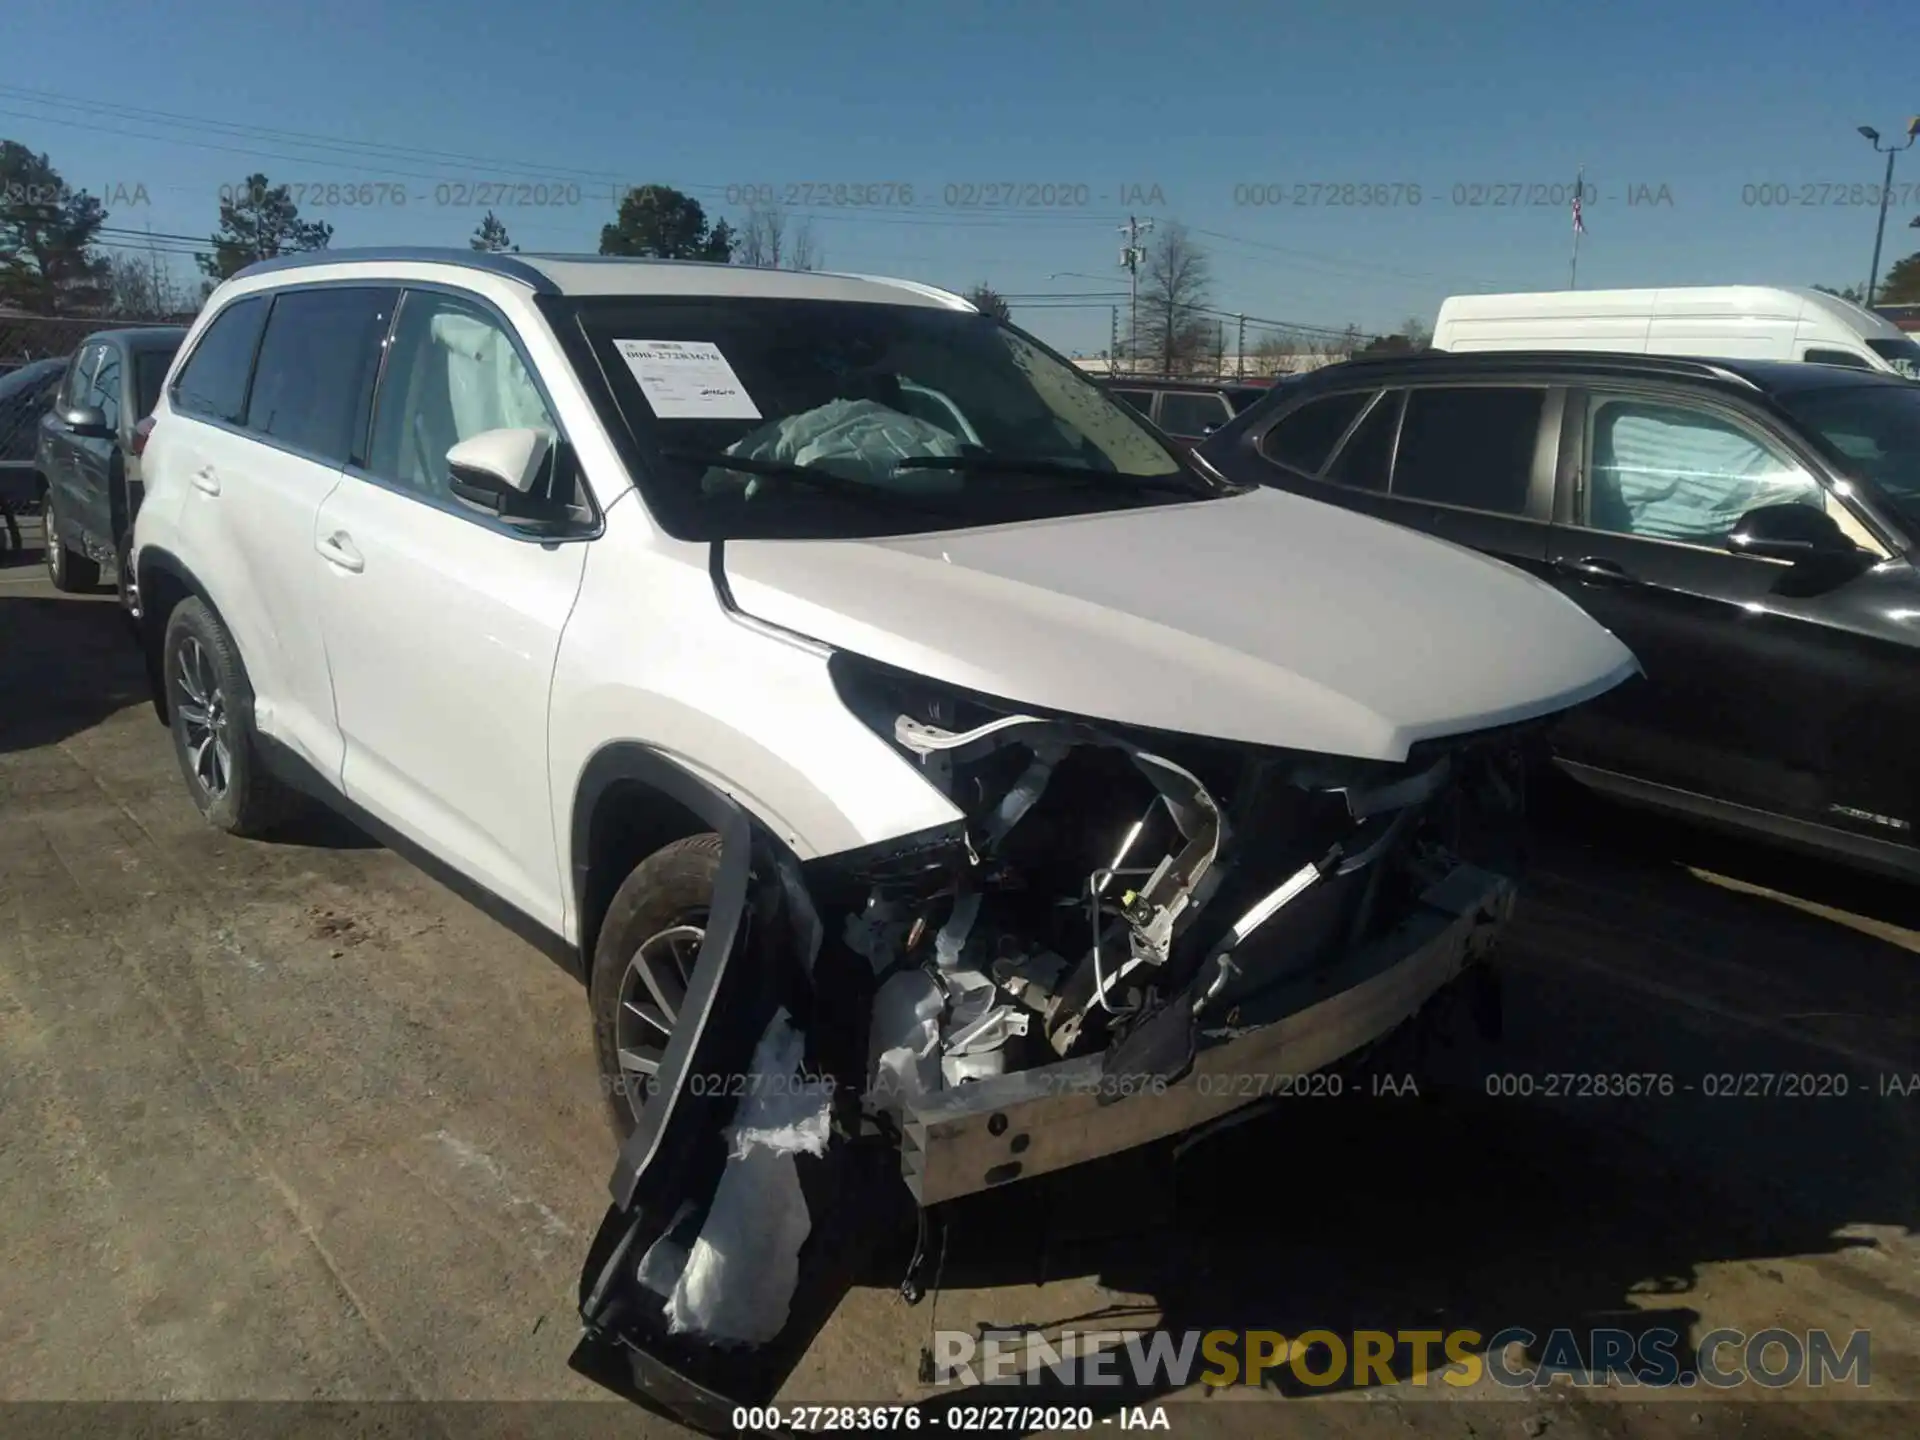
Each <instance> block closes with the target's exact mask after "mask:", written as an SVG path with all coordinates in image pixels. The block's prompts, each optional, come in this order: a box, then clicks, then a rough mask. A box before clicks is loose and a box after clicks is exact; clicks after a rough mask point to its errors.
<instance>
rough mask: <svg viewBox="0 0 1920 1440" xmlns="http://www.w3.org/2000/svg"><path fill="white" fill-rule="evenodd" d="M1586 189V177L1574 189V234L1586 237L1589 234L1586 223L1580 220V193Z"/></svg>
mask: <svg viewBox="0 0 1920 1440" xmlns="http://www.w3.org/2000/svg"><path fill="white" fill-rule="evenodd" d="M1586 188H1587V187H1586V179H1585V177H1584V176H1583V177H1582V178H1581V181H1580V183H1579V184H1577V185H1575V186H1574V187H1573V233H1574V234H1576V235H1584V234H1586V233H1587V225H1586V222H1585V221H1584V220H1582V219H1581V218H1580V192H1581V191H1582V190H1584V189H1586Z"/></svg>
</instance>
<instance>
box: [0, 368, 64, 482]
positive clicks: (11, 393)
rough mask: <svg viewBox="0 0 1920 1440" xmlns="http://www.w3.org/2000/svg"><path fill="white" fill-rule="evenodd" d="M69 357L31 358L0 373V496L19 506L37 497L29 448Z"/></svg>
mask: <svg viewBox="0 0 1920 1440" xmlns="http://www.w3.org/2000/svg"><path fill="white" fill-rule="evenodd" d="M68 359H69V357H67V356H64V355H62V356H60V357H58V358H56V359H52V360H32V361H29V362H28V363H27V364H25V365H20V366H16V367H15V368H14V369H12V370H10V371H9V372H8V373H6V374H5V375H0V499H6V500H10V501H12V502H13V503H14V504H15V505H21V504H23V503H25V502H27V501H29V500H34V499H37V498H38V497H37V496H36V495H35V493H34V486H33V451H34V445H35V444H36V442H37V441H38V439H39V434H40V417H41V416H42V415H44V414H45V413H46V412H47V411H48V410H49V409H50V408H52V405H53V398H54V396H55V395H57V394H58V393H59V390H60V380H61V377H62V376H64V375H65V374H66V373H67V364H68Z"/></svg>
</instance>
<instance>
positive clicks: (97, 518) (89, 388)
mask: <svg viewBox="0 0 1920 1440" xmlns="http://www.w3.org/2000/svg"><path fill="white" fill-rule="evenodd" d="M186 338H187V332H186V330H185V328H183V327H182V326H178V325H156V326H152V327H150V328H147V329H141V330H102V331H100V332H99V333H98V334H94V335H89V336H88V337H87V338H86V339H85V340H83V341H82V342H81V343H80V348H79V349H78V350H76V351H75V352H74V355H73V361H72V363H71V364H69V365H68V366H67V373H66V377H65V378H64V379H63V380H62V381H61V383H60V389H59V391H58V393H57V394H56V395H55V397H54V401H53V407H52V409H51V410H49V411H48V413H47V414H46V415H45V416H43V417H42V418H41V421H40V439H39V444H38V445H37V446H36V447H35V449H34V477H35V483H36V486H37V488H38V490H39V492H40V499H41V501H42V502H43V503H44V506H45V511H44V513H45V518H46V558H47V574H48V576H49V577H50V578H51V579H52V580H53V584H54V588H55V589H58V590H66V591H75V590H88V589H91V588H93V587H94V586H96V585H98V584H99V583H100V572H101V570H102V568H103V567H104V568H106V569H108V570H110V571H111V572H112V573H113V574H114V576H115V578H116V580H117V582H118V583H119V586H120V590H121V596H122V598H123V599H125V598H126V595H127V576H126V573H125V570H126V567H125V565H124V563H123V561H122V558H121V557H123V556H125V555H126V554H127V553H128V549H129V547H128V545H127V543H126V542H127V539H128V537H130V536H131V535H132V533H133V517H134V514H135V512H136V511H138V509H139V508H140V493H141V491H140V451H141V449H142V448H143V446H144V445H145V442H146V432H145V431H144V430H143V429H142V428H141V422H142V421H143V419H144V417H146V416H148V415H151V414H152V413H153V406H154V402H155V401H156V400H158V399H159V398H160V383H161V382H162V381H163V380H165V379H166V377H167V367H168V366H169V365H171V364H172V363H173V357H174V355H175V353H176V352H178V350H179V349H180V342H181V341H182V340H184V339H186Z"/></svg>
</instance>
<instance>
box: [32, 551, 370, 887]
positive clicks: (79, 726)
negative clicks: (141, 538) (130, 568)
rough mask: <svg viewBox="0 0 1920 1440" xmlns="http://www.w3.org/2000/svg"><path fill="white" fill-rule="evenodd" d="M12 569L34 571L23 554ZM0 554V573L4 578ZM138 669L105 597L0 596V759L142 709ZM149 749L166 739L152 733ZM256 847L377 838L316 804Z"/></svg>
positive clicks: (123, 627) (133, 647)
mask: <svg viewBox="0 0 1920 1440" xmlns="http://www.w3.org/2000/svg"><path fill="white" fill-rule="evenodd" d="M25 553H26V558H25V559H23V560H22V562H21V563H22V566H23V567H24V566H25V565H27V564H29V563H30V564H32V565H36V566H37V565H38V564H39V562H40V552H39V551H38V550H36V549H29V550H28V551H26V552H25ZM6 558H7V557H6V556H5V555H3V554H0V575H4V574H6V573H7V571H6V569H5V568H4V563H3V562H4V561H5V559H6ZM151 704H152V696H151V694H150V692H149V689H148V684H147V671H146V665H145V663H144V662H143V660H142V658H141V655H140V651H139V647H138V643H137V641H136V639H135V637H134V635H133V633H132V631H131V629H130V627H129V625H128V622H127V619H126V616H125V614H124V613H123V612H122V611H121V609H120V606H119V605H118V604H116V603H115V602H114V599H113V597H112V596H111V595H110V594H107V593H106V592H104V591H103V592H101V593H100V594H99V595H72V596H68V595H56V596H46V595H8V594H6V593H5V591H0V755H4V754H11V753H13V752H15V751H20V750H31V749H34V748H36V747H37V746H42V745H55V744H58V743H59V742H60V741H62V740H65V739H67V738H69V737H70V736H73V735H78V734H81V733H82V732H84V731H87V730H91V729H92V728H93V727H94V726H96V725H98V724H100V723H101V722H102V721H104V720H107V719H109V718H110V717H112V716H114V715H117V714H119V713H120V712H121V711H122V710H125V709H127V708H128V707H129V706H134V705H141V706H151ZM153 738H154V743H155V744H156V745H165V744H167V743H168V741H167V736H166V733H165V732H164V731H163V730H162V729H161V728H160V727H159V726H158V725H157V724H156V725H155V726H154V727H153ZM261 838H262V840H263V841H264V842H265V843H269V844H280V845H294V846H307V847H312V848H316V849H328V850H368V849H377V848H378V847H379V845H380V842H379V841H378V840H376V839H374V838H373V837H372V836H370V835H368V834H366V833H365V832H364V831H363V830H361V829H359V828H358V827H357V826H355V825H354V824H352V823H351V822H350V821H348V820H346V819H344V818H342V817H341V816H339V815H337V814H335V813H334V812H333V811H331V810H329V809H327V808H326V807H325V806H322V805H317V804H316V805H309V806H303V807H301V808H300V809H299V810H298V811H297V812H296V813H295V814H293V815H292V816H290V817H288V819H287V820H286V821H285V822H283V823H282V824H281V825H280V826H279V827H277V828H276V829H275V830H274V831H273V833H271V834H269V835H266V836H263V837H261Z"/></svg>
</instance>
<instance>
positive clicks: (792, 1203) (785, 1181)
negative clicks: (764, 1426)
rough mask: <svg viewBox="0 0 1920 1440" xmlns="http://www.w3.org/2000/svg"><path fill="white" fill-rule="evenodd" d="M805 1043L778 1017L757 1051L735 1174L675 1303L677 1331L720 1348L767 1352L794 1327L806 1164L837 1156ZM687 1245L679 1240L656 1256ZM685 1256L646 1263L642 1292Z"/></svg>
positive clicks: (733, 1139) (734, 1154)
mask: <svg viewBox="0 0 1920 1440" xmlns="http://www.w3.org/2000/svg"><path fill="white" fill-rule="evenodd" d="M804 1052H805V1038H804V1037H803V1036H802V1035H801V1034H800V1032H799V1031H798V1030H796V1029H795V1028H794V1027H793V1022H792V1020H791V1019H790V1018H789V1016H788V1014H787V1012H786V1010H785V1009H784V1008H782V1009H781V1010H779V1011H776V1012H775V1014H774V1017H773V1019H772V1020H771V1021H770V1022H769V1023H768V1025H767V1029H766V1032H765V1033H764V1034H763V1035H762V1036H761V1037H760V1043H759V1045H758V1047H757V1048H756V1049H755V1050H754V1055H753V1067H752V1070H751V1071H750V1072H749V1074H748V1075H747V1077H746V1080H747V1084H746V1096H745V1098H744V1099H743V1100H742V1101H741V1102H740V1109H739V1111H738V1113H737V1115H736V1118H735V1120H734V1123H733V1125H732V1127H731V1128H730V1129H729V1130H728V1132H727V1139H728V1146H729V1148H728V1154H727V1168H726V1171H725V1173H723V1174H722V1175H721V1177H720V1187H719V1189H718V1190H717V1191H715V1192H714V1197H713V1204H712V1206H711V1207H710V1208H709V1209H708V1211H707V1218H706V1221H705V1223H704V1224H702V1225H701V1227H700V1234H699V1237H698V1238H697V1239H696V1240H695V1241H694V1242H693V1245H692V1247H691V1248H690V1249H689V1250H688V1252H687V1258H686V1262H685V1264H684V1266H682V1267H680V1275H679V1279H678V1281H677V1282H676V1283H675V1285H674V1287H673V1293H672V1294H671V1295H670V1296H669V1297H668V1300H667V1328H668V1330H669V1331H670V1332H671V1333H672V1334H675V1335H684V1334H692V1335H696V1336H698V1337H700V1338H701V1339H703V1340H706V1341H709V1342H712V1343H716V1344H737V1345H764V1344H766V1343H767V1342H768V1341H770V1340H772V1339H773V1338H774V1337H775V1336H776V1335H778V1334H779V1333H780V1331H781V1330H782V1329H783V1328H784V1327H785V1326H786V1323H787V1308H788V1306H789V1305H790V1304H791V1303H792V1300H793V1292H794V1288H795V1286H797V1285H798V1284H799V1280H800V1247H801V1246H802V1245H803V1244H805V1243H806V1239H807V1235H808V1233H809V1232H810V1231H811V1229H812V1220H811V1217H809V1215H808V1214H807V1203H806V1197H805V1196H804V1195H803V1194H802V1192H801V1189H800V1174H799V1171H798V1169H797V1168H796V1167H795V1164H794V1157H795V1156H796V1155H799V1154H802V1153H804V1154H808V1155H820V1154H824V1153H825V1151H826V1148H827V1123H828V1107H829V1103H830V1099H831V1092H830V1089H829V1087H828V1086H827V1084H826V1082H824V1081H818V1080H808V1079H806V1078H805V1077H804V1076H803V1074H802V1072H801V1060H802V1058H803V1055H804ZM677 1244H678V1242H677V1241H676V1240H675V1239H674V1237H673V1234H672V1233H671V1232H669V1233H668V1234H667V1235H665V1236H662V1237H661V1238H660V1240H658V1241H656V1242H655V1246H654V1249H658V1248H659V1247H661V1246H673V1245H677ZM677 1258H678V1257H677V1255H674V1254H673V1253H672V1251H667V1252H664V1253H663V1254H662V1255H661V1256H659V1257H656V1256H655V1255H654V1251H653V1250H651V1249H650V1250H649V1251H648V1252H647V1254H646V1256H644V1257H643V1258H642V1259H641V1262H640V1273H641V1276H642V1283H645V1280H646V1278H648V1277H650V1276H651V1275H653V1274H657V1273H658V1272H659V1271H661V1270H668V1271H669V1272H670V1270H671V1268H672V1267H673V1265H674V1263H675V1261H676V1260H677Z"/></svg>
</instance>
